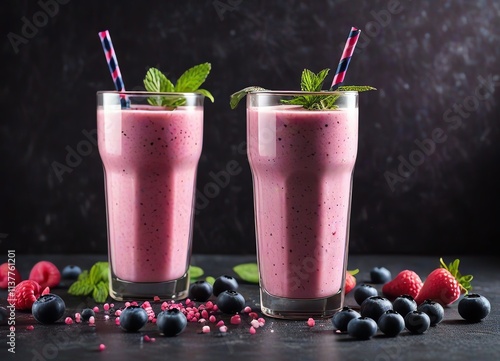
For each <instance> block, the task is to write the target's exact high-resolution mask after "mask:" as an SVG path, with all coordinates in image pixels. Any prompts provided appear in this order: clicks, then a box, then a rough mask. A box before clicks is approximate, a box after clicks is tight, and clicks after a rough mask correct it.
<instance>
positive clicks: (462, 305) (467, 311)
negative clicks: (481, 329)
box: [458, 293, 491, 322]
mask: <svg viewBox="0 0 500 361" xmlns="http://www.w3.org/2000/svg"><path fill="white" fill-rule="evenodd" d="M490 311H491V304H490V301H488V299H487V298H486V297H484V296H481V295H480V294H477V293H470V294H468V295H465V296H464V297H463V298H462V299H461V300H460V302H458V313H459V314H460V316H462V318H463V319H464V320H467V321H470V322H479V321H481V320H482V319H483V318H486V316H488V315H489V313H490Z"/></svg>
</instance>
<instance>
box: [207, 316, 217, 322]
mask: <svg viewBox="0 0 500 361" xmlns="http://www.w3.org/2000/svg"><path fill="white" fill-rule="evenodd" d="M208 320H209V321H210V322H212V323H214V322H215V321H216V320H217V319H216V318H215V316H214V315H210V317H209V318H208Z"/></svg>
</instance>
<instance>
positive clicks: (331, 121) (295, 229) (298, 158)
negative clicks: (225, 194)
mask: <svg viewBox="0 0 500 361" xmlns="http://www.w3.org/2000/svg"><path fill="white" fill-rule="evenodd" d="M332 94H334V95H335V96H338V99H337V102H336V105H337V106H336V107H335V109H329V110H306V109H304V108H303V107H302V106H297V105H285V104H283V100H288V99H291V98H293V97H297V96H302V95H318V96H319V95H321V96H327V95H332ZM247 147H248V159H249V162H250V167H251V170H252V177H253V190H254V207H255V229H256V237H257V260H258V262H257V263H258V266H259V273H260V289H261V309H262V312H263V313H264V314H266V315H268V316H271V317H276V318H287V319H306V318H309V317H325V318H326V317H330V316H332V315H333V314H334V313H335V312H336V311H337V310H338V309H339V308H341V307H342V305H343V299H344V291H343V285H344V278H345V272H346V266H347V250H348V243H349V219H350V206H351V192H352V177H353V169H354V165H355V161H356V154H357V147H358V93H357V92H320V93H306V92H279V91H259V92H252V93H249V94H248V98H247Z"/></svg>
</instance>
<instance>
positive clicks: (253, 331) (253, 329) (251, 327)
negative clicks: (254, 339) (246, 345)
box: [249, 326, 257, 335]
mask: <svg viewBox="0 0 500 361" xmlns="http://www.w3.org/2000/svg"><path fill="white" fill-rule="evenodd" d="M249 331H250V334H251V335H255V334H256V333H257V331H256V330H255V328H254V327H253V326H250V330H249Z"/></svg>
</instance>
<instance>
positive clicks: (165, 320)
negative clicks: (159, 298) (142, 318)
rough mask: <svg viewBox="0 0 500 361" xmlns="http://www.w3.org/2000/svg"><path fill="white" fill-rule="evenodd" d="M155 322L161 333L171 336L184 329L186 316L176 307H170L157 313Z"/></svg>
mask: <svg viewBox="0 0 500 361" xmlns="http://www.w3.org/2000/svg"><path fill="white" fill-rule="evenodd" d="M156 324H157V325H158V329H159V330H160V332H161V333H163V335H165V336H168V337H172V336H177V335H178V334H180V333H181V332H182V331H184V329H185V328H186V325H187V318H186V316H185V315H184V314H183V313H182V312H181V311H180V310H179V309H178V308H171V309H168V310H165V311H162V312H160V313H159V314H158V317H157V318H156Z"/></svg>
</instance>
